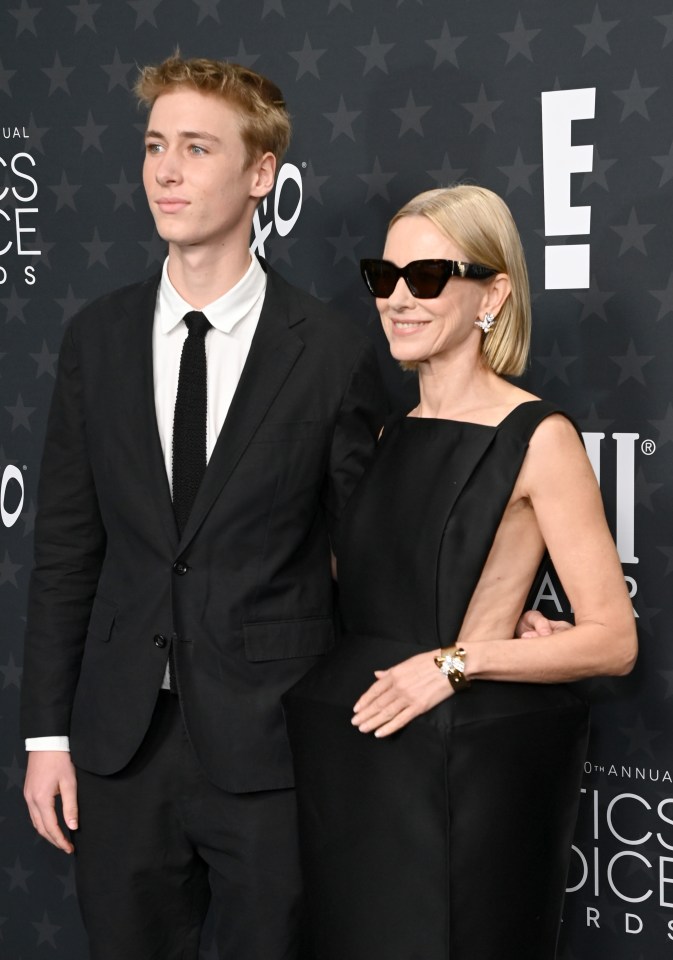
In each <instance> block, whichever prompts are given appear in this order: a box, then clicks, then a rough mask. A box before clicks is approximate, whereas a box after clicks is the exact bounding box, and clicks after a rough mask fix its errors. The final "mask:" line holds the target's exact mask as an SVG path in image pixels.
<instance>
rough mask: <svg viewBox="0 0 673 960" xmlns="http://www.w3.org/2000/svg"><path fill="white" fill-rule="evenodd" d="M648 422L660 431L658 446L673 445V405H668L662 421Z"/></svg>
mask: <svg viewBox="0 0 673 960" xmlns="http://www.w3.org/2000/svg"><path fill="white" fill-rule="evenodd" d="M647 422H648V423H649V424H651V425H652V426H653V427H654V429H655V430H656V431H658V433H659V438H658V445H659V446H660V447H661V446H663V445H664V444H665V443H673V404H670V403H669V404H668V406H667V407H666V413H665V415H664V417H663V419H662V420H648V421H647Z"/></svg>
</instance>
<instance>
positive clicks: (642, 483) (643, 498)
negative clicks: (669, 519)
mask: <svg viewBox="0 0 673 960" xmlns="http://www.w3.org/2000/svg"><path fill="white" fill-rule="evenodd" d="M662 486H663V484H662V483H649V482H648V480H647V478H646V477H645V474H644V472H643V468H642V467H639V468H638V472H637V473H636V483H635V502H636V503H637V504H640V506H641V507H645V509H646V510H649V511H650V513H653V512H654V507H653V506H652V494H653V493H655V492H656V491H657V490H658V489H659V487H662Z"/></svg>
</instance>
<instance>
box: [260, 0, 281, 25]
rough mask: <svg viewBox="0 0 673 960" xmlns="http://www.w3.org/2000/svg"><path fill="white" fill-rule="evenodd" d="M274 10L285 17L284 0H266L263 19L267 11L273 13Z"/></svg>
mask: <svg viewBox="0 0 673 960" xmlns="http://www.w3.org/2000/svg"><path fill="white" fill-rule="evenodd" d="M272 10H274V11H275V12H276V13H278V14H280V16H281V17H284V16H285V11H284V10H283V0H264V7H263V8H262V20H263V19H264V17H265V16H266V15H267V13H271V11H272Z"/></svg>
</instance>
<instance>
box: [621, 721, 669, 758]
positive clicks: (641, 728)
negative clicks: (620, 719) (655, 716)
mask: <svg viewBox="0 0 673 960" xmlns="http://www.w3.org/2000/svg"><path fill="white" fill-rule="evenodd" d="M619 729H620V730H621V732H622V733H623V734H624V735H625V736H627V737H628V738H629V744H628V747H627V748H626V755H627V756H630V755H631V754H632V753H635V752H636V751H637V750H642V751H643V752H644V753H647V754H648V756H650V757H652V759H653V760H654V753H653V752H652V747H651V746H650V743H651V741H652V740H656V738H657V737H660V736H661V730H648V729H647V727H646V726H645V724H644V722H643V718H642V717H641V716H640V715H639V716H638V718H637V719H636V722H635V723H634V725H633V726H632V727H620V728H619Z"/></svg>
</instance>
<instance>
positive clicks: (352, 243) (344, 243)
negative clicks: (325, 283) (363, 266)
mask: <svg viewBox="0 0 673 960" xmlns="http://www.w3.org/2000/svg"><path fill="white" fill-rule="evenodd" d="M363 239H364V238H363V237H353V236H351V235H350V233H349V232H348V227H347V226H346V221H345V220H344V221H343V222H342V224H341V233H340V234H339V236H338V237H326V240H327V242H328V243H331V244H332V246H333V247H334V260H333V261H332V263H333V264H337V263H339V261H340V260H351V261H352V262H353V263H357V259H356V257H355V247H356V246H357V245H358V243H360V242H361V241H362V240H363Z"/></svg>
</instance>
